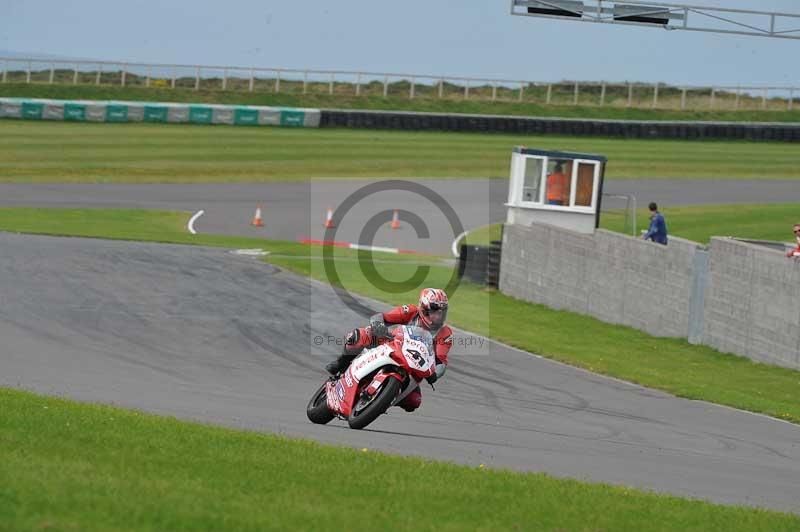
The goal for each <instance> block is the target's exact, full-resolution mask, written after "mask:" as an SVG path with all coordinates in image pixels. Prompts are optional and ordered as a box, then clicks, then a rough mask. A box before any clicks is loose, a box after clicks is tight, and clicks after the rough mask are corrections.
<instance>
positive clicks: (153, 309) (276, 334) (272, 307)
mask: <svg viewBox="0 0 800 532" xmlns="http://www.w3.org/2000/svg"><path fill="white" fill-rule="evenodd" d="M188 188H189V192H187V193H188V194H190V193H191V191H192V190H193V189H194V187H188ZM197 207H198V208H202V207H207V205H198V206H197ZM0 249H2V253H0V272H2V275H0V301H2V305H0V338H2V344H1V345H0V385H3V386H11V387H16V388H23V389H28V390H33V391H37V392H40V393H45V394H50V395H59V396H65V397H70V398H74V399H78V400H83V401H96V402H103V403H111V404H115V405H119V406H123V407H132V408H137V409H142V410H145V411H150V412H156V413H160V414H168V415H174V416H177V417H180V418H185V419H192V420H201V421H206V422H211V423H218V424H223V425H227V426H232V427H242V428H247V429H253V430H258V431H269V432H274V433H280V434H285V435H288V436H299V437H305V438H313V439H315V440H319V441H323V442H331V443H338V444H344V445H349V446H354V447H357V448H362V447H367V448H369V449H379V450H384V451H389V452H393V453H400V454H410V455H421V456H427V457H431V458H435V459H443V460H451V461H455V462H459V463H467V464H472V465H478V464H486V465H487V466H489V467H508V468H513V469H516V470H522V471H542V472H547V473H550V474H553V475H557V476H564V477H571V478H577V479H585V480H592V481H604V482H610V483H624V484H626V485H631V486H635V487H639V488H645V489H650V490H655V491H658V492H667V493H673V494H678V495H682V496H690V497H697V498H702V499H707V500H711V501H715V502H721V503H734V504H746V505H755V506H762V507H768V508H774V509H778V510H783V511H789V512H798V509H799V508H800V427H797V426H795V425H791V424H789V423H785V422H781V421H778V420H774V419H770V418H767V417H764V416H759V415H753V414H749V413H744V412H740V411H736V410H733V409H729V408H725V407H719V406H715V405H712V404H708V403H704V402H696V401H688V400H683V399H678V398H675V397H672V396H669V395H667V394H665V393H661V392H657V391H652V390H648V389H644V388H641V387H638V386H634V385H631V384H627V383H624V382H620V381H616V380H613V379H608V378H604V377H601V376H598V375H595V374H592V373H589V372H585V371H582V370H578V369H575V368H571V367H568V366H564V365H561V364H557V363H554V362H551V361H548V360H545V359H541V358H538V357H536V356H532V355H530V354H527V353H523V352H520V351H518V350H515V349H512V348H509V347H505V346H503V345H499V344H496V343H489V342H488V341H487V340H485V339H482V338H480V337H474V336H469V335H467V334H465V333H461V332H459V333H458V337H457V342H456V346H455V347H454V350H453V352H452V361H451V365H450V370H449V371H448V373H447V375H445V376H444V378H443V379H442V380H441V382H440V383H438V384H437V389H436V391H432V390H430V388H428V387H427V385H426V388H425V389H424V391H423V394H424V401H423V405H422V407H421V408H420V410H418V411H417V412H415V413H413V414H407V413H405V412H402V411H400V410H398V409H393V410H392V411H390V413H389V414H388V415H386V416H382V417H381V418H380V419H379V420H377V421H376V422H375V423H374V424H373V425H372V426H371V427H369V428H368V429H367V430H364V431H353V430H350V429H348V428H346V424H345V423H344V422H341V421H338V420H335V421H333V422H331V423H330V424H329V425H326V426H316V425H313V424H311V423H310V422H309V421H308V420H307V419H306V415H305V406H306V403H307V402H308V399H309V397H310V395H311V394H312V392H313V391H314V390H315V389H316V387H317V386H318V385H319V384H320V383H321V382H322V380H323V379H324V372H323V370H322V366H323V364H324V362H325V361H327V360H328V359H329V357H331V356H333V354H335V353H336V352H337V351H338V349H339V347H338V346H337V345H335V342H330V343H329V342H328V341H327V340H326V338H327V337H328V336H330V337H333V338H336V337H339V336H340V335H341V334H342V333H343V332H344V331H345V330H346V329H348V328H350V327H352V326H354V325H356V324H359V323H363V322H364V316H365V315H367V314H368V313H369V312H371V311H372V310H376V309H379V308H380V305H377V304H375V303H371V302H369V301H363V303H364V307H363V308H362V309H360V310H359V312H356V311H354V310H351V309H349V308H348V307H346V306H344V305H343V304H342V303H341V301H340V300H339V298H338V297H337V296H336V294H335V293H334V292H333V290H332V289H331V288H330V287H329V286H328V285H324V284H321V283H317V282H315V281H311V280H308V279H306V278H304V277H299V276H296V275H293V274H290V273H287V272H285V271H282V270H280V269H278V268H276V267H273V266H270V265H267V264H264V263H263V262H261V261H259V260H257V259H255V258H253V257H246V256H239V255H235V254H232V253H231V252H230V251H229V250H224V249H210V248H200V247H192V246H173V245H161V244H145V243H132V242H118V241H103V240H95V239H81V238H56V237H46V236H30V235H12V234H3V233H0ZM318 338H322V339H323V341H322V342H320V341H319V340H318ZM470 340H471V341H473V342H475V344H472V346H471V347H469V346H470V344H469V342H468V341H470ZM477 342H486V343H485V344H482V345H481V346H480V347H478V346H477ZM318 343H321V345H317V344H318Z"/></svg>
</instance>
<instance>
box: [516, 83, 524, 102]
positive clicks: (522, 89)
mask: <svg viewBox="0 0 800 532" xmlns="http://www.w3.org/2000/svg"><path fill="white" fill-rule="evenodd" d="M524 90H525V82H524V81H520V82H519V96H518V97H517V100H519V101H520V102H521V101H522V93H523V91H524Z"/></svg>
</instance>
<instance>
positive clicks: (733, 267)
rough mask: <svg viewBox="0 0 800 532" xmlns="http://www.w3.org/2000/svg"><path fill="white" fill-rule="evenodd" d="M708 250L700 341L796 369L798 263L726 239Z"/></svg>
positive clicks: (799, 349)
mask: <svg viewBox="0 0 800 532" xmlns="http://www.w3.org/2000/svg"><path fill="white" fill-rule="evenodd" d="M710 250H711V253H710V260H709V271H708V280H707V283H706V293H705V312H704V323H703V343H705V344H707V345H710V346H712V347H715V348H716V349H719V350H720V351H724V352H730V353H737V354H740V355H744V356H747V357H748V358H751V359H753V360H757V361H759V362H766V363H769V364H777V365H780V366H785V367H791V368H795V369H800V261H798V260H793V259H787V258H786V257H785V256H784V254H783V253H781V252H780V251H774V250H771V249H767V248H765V247H763V246H757V245H753V244H749V243H745V242H740V241H737V240H733V239H730V238H716V237H715V238H712V239H711V246H710Z"/></svg>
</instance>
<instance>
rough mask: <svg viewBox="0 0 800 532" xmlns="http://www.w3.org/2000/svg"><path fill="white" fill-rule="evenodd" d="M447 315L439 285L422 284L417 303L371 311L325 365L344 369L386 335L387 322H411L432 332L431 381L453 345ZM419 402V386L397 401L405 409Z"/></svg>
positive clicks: (333, 370) (332, 370)
mask: <svg viewBox="0 0 800 532" xmlns="http://www.w3.org/2000/svg"><path fill="white" fill-rule="evenodd" d="M446 318H447V294H446V293H445V292H444V290H441V289H439V288H423V289H422V292H420V294H419V306H417V305H403V306H401V307H395V308H393V309H392V310H390V311H389V312H382V313H378V314H375V315H374V316H372V317H371V318H370V320H369V322H370V324H369V327H360V328H358V329H353V330H352V331H350V332H349V333H348V334H347V336H345V338H344V350H343V351H342V354H341V355H339V357H338V358H337V359H336V360H334V361H332V362H330V363H328V365H326V366H325V369H326V370H328V373H330V374H331V375H336V374H338V373H341V372H343V371H344V370H346V369H347V367H348V366H349V365H350V363H351V362H352V361H353V359H354V358H355V357H357V356H358V355H359V354H360V353H361V351H363V350H364V348H366V347H376V346H377V345H378V344H380V343H382V342H383V341H386V338H387V337H388V336H389V333H388V330H387V328H386V326H387V325H399V324H402V325H413V326H418V327H422V328H423V329H426V330H428V331H430V333H431V336H433V346H434V351H435V353H434V355H435V357H436V373H435V374H433V375H431V376H430V377H427V381H428V382H429V383H431V384H433V383H434V382H436V380H437V379H438V378H439V377H441V376H442V375H444V371H445V368H446V367H447V352H448V351H450V347H452V345H453V331H452V329H450V327H449V326H447V325H445V319H446ZM421 404H422V392H421V391H420V389H419V387H417V389H416V390H414V391H413V392H411V393H410V394H408V395H407V396H406V398H405V399H403V401H401V402H400V403H399V406H401V407H402V408H403V409H405V410H406V411H407V412H413V411H414V410H416V409H417V408H419V405H421Z"/></svg>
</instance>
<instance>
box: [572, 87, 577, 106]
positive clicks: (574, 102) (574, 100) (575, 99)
mask: <svg viewBox="0 0 800 532" xmlns="http://www.w3.org/2000/svg"><path fill="white" fill-rule="evenodd" d="M572 105H578V82H577V81H576V82H575V95H574V96H573V97H572Z"/></svg>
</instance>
